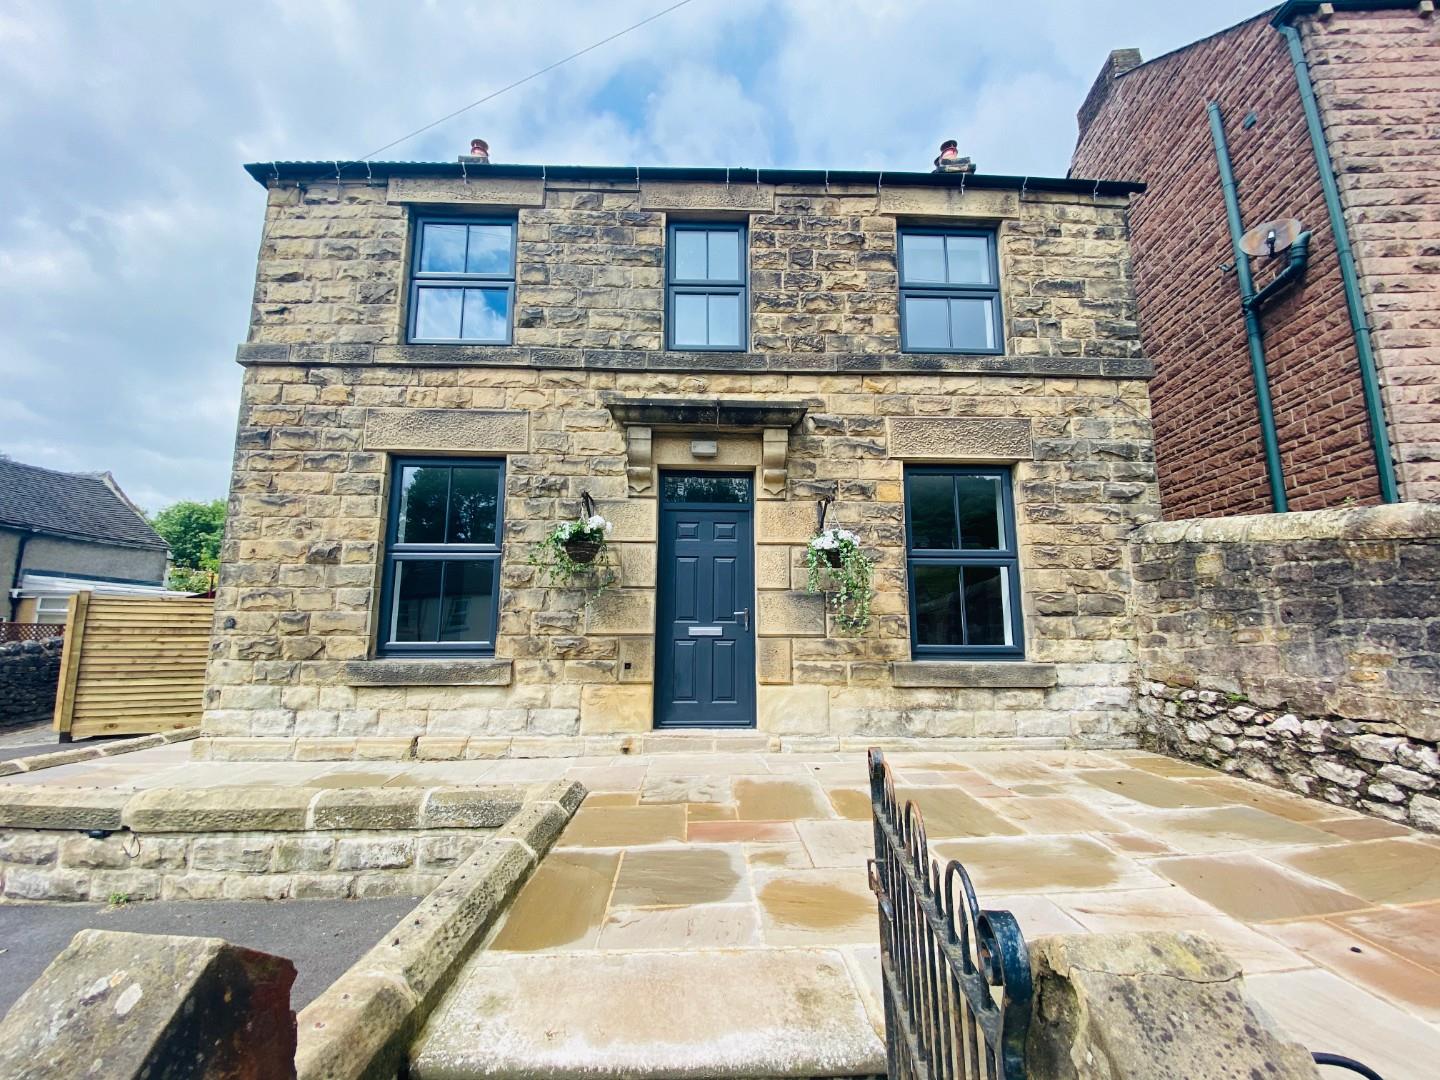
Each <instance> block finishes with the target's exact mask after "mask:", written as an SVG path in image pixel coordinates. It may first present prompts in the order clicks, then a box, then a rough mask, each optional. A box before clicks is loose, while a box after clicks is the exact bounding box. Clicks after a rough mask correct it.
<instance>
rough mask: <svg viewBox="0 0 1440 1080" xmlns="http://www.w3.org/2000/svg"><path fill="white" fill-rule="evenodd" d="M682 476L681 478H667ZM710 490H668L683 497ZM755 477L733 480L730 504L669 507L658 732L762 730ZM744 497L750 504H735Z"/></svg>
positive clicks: (709, 485) (665, 504) (664, 506)
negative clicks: (756, 631) (758, 708)
mask: <svg viewBox="0 0 1440 1080" xmlns="http://www.w3.org/2000/svg"><path fill="white" fill-rule="evenodd" d="M667 475H673V474H667ZM716 479H718V478H717V477H715V474H708V476H707V479H706V482H702V483H691V484H685V483H680V484H667V485H663V486H662V490H664V491H675V492H677V494H678V495H679V496H681V497H689V498H692V499H693V498H707V497H711V496H713V494H714V480H716ZM749 492H750V479H749V477H730V478H726V483H725V486H724V494H725V495H726V496H727V500H726V501H725V502H723V503H717V502H684V501H679V500H678V499H677V501H674V502H669V501H664V500H662V502H661V506H660V554H659V558H660V573H659V582H658V584H659V605H658V617H657V624H658V625H657V632H658V634H659V636H660V642H659V647H658V648H657V649H656V655H657V657H658V658H659V670H658V671H657V672H656V679H655V725H656V727H753V726H754V724H755V637H754V629H753V613H754V607H755V563H754V552H753V550H752V547H751V543H752V536H753V524H752V518H751V504H750V494H749ZM741 493H743V495H744V501H743V502H739V501H737V500H736V499H735V496H737V495H738V494H741Z"/></svg>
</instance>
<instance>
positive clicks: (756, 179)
mask: <svg viewBox="0 0 1440 1080" xmlns="http://www.w3.org/2000/svg"><path fill="white" fill-rule="evenodd" d="M247 168H248V170H249V172H250V174H251V175H252V176H253V177H254V178H255V180H256V181H257V182H259V183H260V184H261V185H262V186H264V187H265V189H266V194H267V209H266V215H265V226H264V234H263V238H262V240H261V247H260V258H259V268H258V273H257V280H256V287H255V296H254V304H253V307H252V318H251V325H250V333H249V340H248V341H247V342H246V343H245V344H243V345H242V346H240V349H239V354H238V360H239V363H240V364H241V366H242V368H243V372H244V376H243V377H244V388H243V395H242V403H241V412H240V418H239V429H238V435H237V443H236V452H235V462H234V477H233V484H232V490H231V495H230V508H229V509H230V514H229V522H228V526H227V535H226V539H225V543H224V550H223V558H222V561H223V570H222V574H221V580H220V586H219V590H218V593H217V597H216V632H215V638H214V642H213V658H212V661H211V663H210V669H209V677H208V687H207V691H206V711H205V718H204V731H205V733H206V734H207V735H209V736H212V737H214V739H213V740H212V744H211V745H212V746H219V745H221V744H222V743H223V744H224V746H225V753H226V754H228V755H230V756H234V757H246V756H250V757H286V756H300V757H308V758H318V759H323V758H331V757H334V758H344V757H350V756H367V757H386V756H396V757H405V756H410V755H413V754H417V753H418V754H419V755H421V756H424V757H436V758H443V757H460V756H488V755H503V754H507V753H509V754H517V755H518V754H547V753H582V752H594V753H602V752H603V753H616V752H622V751H628V750H629V749H632V748H633V749H642V748H643V747H644V746H645V745H647V744H653V745H655V746H659V745H671V746H673V745H675V744H676V743H677V742H682V741H684V740H691V741H692V742H693V745H695V746H697V747H703V746H706V745H713V743H714V740H715V739H716V738H718V737H727V736H728V737H729V738H730V739H731V740H732V742H731V743H730V744H729V745H737V746H738V745H746V744H749V745H781V746H835V745H839V744H841V743H844V744H846V745H849V744H850V743H855V744H863V743H865V742H869V741H874V740H876V739H879V738H897V739H902V738H912V737H914V738H934V737H949V738H952V739H954V738H959V739H965V740H971V741H973V740H978V739H987V740H993V739H1005V740H1027V739H1028V740H1032V741H1035V742H1039V741H1044V742H1046V743H1048V744H1050V745H1055V744H1057V743H1061V742H1074V743H1096V744H1103V743H1106V742H1110V741H1115V740H1119V739H1124V738H1127V737H1129V736H1130V734H1131V732H1132V731H1133V724H1134V719H1133V717H1134V702H1133V686H1134V678H1133V675H1134V670H1133V665H1134V661H1135V644H1134V638H1133V634H1132V632H1131V627H1130V618H1129V615H1128V614H1127V594H1128V592H1129V588H1130V577H1129V573H1128V570H1127V568H1126V565H1125V560H1124V544H1123V540H1124V538H1125V537H1126V536H1127V535H1128V534H1129V533H1130V532H1131V531H1132V530H1133V529H1134V528H1135V527H1136V526H1137V525H1139V524H1142V523H1144V522H1147V521H1151V520H1153V519H1155V518H1156V517H1157V516H1158V495H1157V489H1156V484H1155V473H1154V462H1153V454H1152V449H1151V433H1150V421H1149V403H1148V398H1147V393H1146V390H1147V379H1148V377H1149V375H1150V373H1151V367H1150V364H1149V362H1148V360H1147V359H1146V358H1145V357H1144V356H1143V355H1142V354H1141V349H1140V344H1139V335H1138V331H1137V327H1136V321H1135V308H1134V295H1133V287H1132V282H1131V274H1130V260H1129V247H1128V238H1127V230H1126V220H1125V216H1126V209H1127V206H1128V205H1129V202H1130V199H1131V197H1132V195H1134V194H1135V193H1136V192H1138V191H1140V190H1143V188H1142V185H1140V184H1137V183H1128V182H1124V183H1117V182H1110V181H1098V182H1097V181H1095V180H1090V179H1085V180H1081V179H1045V178H1037V177H1003V176H986V175H974V174H966V173H953V172H951V173H934V174H931V173H890V172H885V173H876V172H860V171H850V172H834V171H832V172H828V173H827V172H822V171H793V170H769V169H766V170H760V171H758V172H757V171H754V170H748V169H746V170H741V169H728V170H727V169H721V168H706V169H672V168H635V167H624V168H615V167H603V168H600V167H579V166H548V167H542V166H527V165H488V164H480V163H479V162H477V161H476V160H474V159H465V158H462V159H461V160H460V161H458V162H455V163H389V164H383V163H374V162H371V163H363V162H362V163H349V164H345V163H341V164H340V165H339V166H338V168H337V166H336V165H335V164H334V163H328V164H316V163H304V162H280V163H263V164H256V165H251V166H247ZM587 496H588V498H589V499H590V500H593V504H594V507H595V509H596V510H597V511H598V512H599V513H600V514H602V515H603V516H604V517H606V518H607V519H608V520H609V521H610V522H611V523H612V524H613V533H612V534H611V536H610V545H609V547H610V551H609V554H608V555H607V556H606V558H608V559H609V560H610V566H611V567H612V574H613V576H614V578H615V579H616V580H615V582H614V585H613V587H611V588H609V589H607V590H605V591H603V592H601V593H599V594H598V595H594V594H592V593H591V592H588V591H586V590H585V589H576V588H560V587H551V586H549V585H547V582H546V579H545V578H544V577H543V576H542V575H541V574H540V573H539V572H538V571H537V569H536V567H535V566H533V565H532V556H533V555H534V553H535V551H536V544H537V542H538V541H540V540H541V539H542V538H543V537H544V536H545V534H546V533H547V532H548V531H549V530H551V529H552V528H553V527H554V526H555V525H556V524H557V523H559V522H562V521H566V520H573V519H575V518H576V517H577V516H578V515H579V514H580V513H581V512H582V504H583V503H584V502H585V501H586V497H587ZM822 505H824V506H826V507H827V508H828V509H827V510H826V511H825V512H826V515H827V516H826V518H825V521H826V524H827V525H829V526H838V527H842V528H845V529H849V530H852V531H853V532H854V533H856V534H857V535H858V536H859V538H860V541H861V543H862V544H863V546H864V548H865V549H866V550H867V551H868V552H869V553H870V554H871V555H872V556H873V558H874V559H875V561H876V567H875V578H874V585H875V595H874V601H873V608H872V617H871V622H870V625H869V627H868V629H866V630H865V631H864V632H863V633H858V634H846V633H844V632H842V630H841V628H840V627H838V626H837V624H836V620H835V617H834V614H833V612H831V611H830V610H829V609H828V608H827V597H826V595H824V594H812V593H810V592H808V591H807V588H806V585H807V571H806V566H805V553H806V544H807V542H808V541H809V539H810V538H811V537H812V535H813V534H814V533H815V531H816V528H817V518H818V512H819V511H818V508H819V507H820V506H822ZM671 729H677V730H678V734H677V733H676V732H675V731H672V730H671ZM685 729H699V730H698V731H697V730H688V731H687V730H685ZM657 732H658V733H659V734H656V733H657ZM737 732H738V733H737ZM847 740H849V742H847Z"/></svg>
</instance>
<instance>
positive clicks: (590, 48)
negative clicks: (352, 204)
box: [359, 0, 692, 161]
mask: <svg viewBox="0 0 1440 1080" xmlns="http://www.w3.org/2000/svg"><path fill="white" fill-rule="evenodd" d="M691 2H692V0H680V2H679V3H678V4H671V5H670V6H669V7H667V8H666V9H665V10H664V11H657V12H655V14H654V15H650V16H647V17H646V18H643V19H641V20H640V21H639V22H637V23H633V24H631V25H630V26H627V27H625V29H624V30H617V31H616V32H615V33H613V34H611V35H610V36H609V37H606V38H601V39H600V40H599V41H597V42H595V43H594V44H593V45H587V46H585V48H583V49H581V50H580V51H579V52H573V53H571V54H570V55H569V56H567V57H565V58H564V59H561V60H556V61H555V62H554V63H553V64H547V65H546V66H545V67H542V68H541V69H540V70H539V71H532V72H531V73H530V74H529V75H526V76H525V77H524V78H523V79H516V80H515V81H514V82H512V83H510V84H509V85H507V86H502V87H500V89H498V90H495V91H492V92H491V93H488V94H486V95H485V96H484V97H482V98H480V99H478V100H476V101H472V102H470V104H469V105H462V106H461V107H460V108H458V109H456V110H455V111H454V112H452V113H446V114H445V115H444V116H442V117H440V119H439V120H435V121H433V122H431V123H429V124H426V125H425V126H424V127H420V128H416V129H415V130H414V131H412V132H410V134H408V135H402V136H400V138H398V139H395V140H394V141H393V142H388V143H386V144H385V145H384V146H382V147H379V148H378V149H376V150H371V151H370V152H369V153H368V154H366V155H365V156H364V157H362V158H360V159H359V160H361V161H368V160H369V159H370V158H373V157H374V156H375V155H376V154H383V153H384V152H385V151H386V150H389V149H390V148H391V147H394V146H399V145H400V144H401V143H403V142H408V141H409V140H410V139H413V138H414V137H415V136H416V135H423V134H424V133H425V132H427V131H429V130H430V129H431V128H434V127H439V126H440V125H441V124H443V123H445V122H446V121H447V120H453V119H455V117H457V116H459V115H460V114H461V113H467V112H469V111H470V110H471V109H474V108H476V107H478V106H480V105H484V104H485V103H486V102H487V101H494V100H495V99H496V98H497V97H499V96H500V95H501V94H504V93H508V92H509V91H511V90H514V89H515V88H516V87H517V86H524V85H525V84H526V83H528V82H530V81H531V80H532V79H538V78H539V77H540V76H541V75H544V74H545V73H546V72H549V71H554V70H555V69H556V68H558V67H561V66H563V65H565V64H568V63H569V62H570V61H571V60H575V59H578V58H579V57H582V56H584V55H585V54H586V53H588V52H594V51H595V50H596V49H598V48H600V46H602V45H608V44H609V43H610V42H612V41H614V40H616V39H617V38H622V37H624V36H625V35H626V34H628V33H630V32H631V31H632V30H639V29H640V27H642V26H644V25H646V24H647V23H652V22H654V21H655V20H656V19H660V18H663V17H664V16H666V15H669V14H670V12H672V11H675V10H676V9H677V8H682V7H684V6H685V5H686V4H689V3H691Z"/></svg>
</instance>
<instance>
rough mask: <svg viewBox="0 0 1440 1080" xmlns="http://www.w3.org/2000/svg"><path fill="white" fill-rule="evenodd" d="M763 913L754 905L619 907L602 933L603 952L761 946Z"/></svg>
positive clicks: (600, 943) (600, 945) (613, 912)
mask: <svg viewBox="0 0 1440 1080" xmlns="http://www.w3.org/2000/svg"><path fill="white" fill-rule="evenodd" d="M760 944H761V940H760V913H759V910H758V909H757V908H756V906H755V905H754V904H753V903H746V904H697V905H694V906H691V907H670V908H620V909H616V910H613V911H611V912H610V914H609V916H608V917H607V918H606V920H605V925H604V926H603V927H601V930H600V940H599V942H598V943H597V947H598V948H601V949H672V950H673V949H733V948H743V947H748V946H758V945H760Z"/></svg>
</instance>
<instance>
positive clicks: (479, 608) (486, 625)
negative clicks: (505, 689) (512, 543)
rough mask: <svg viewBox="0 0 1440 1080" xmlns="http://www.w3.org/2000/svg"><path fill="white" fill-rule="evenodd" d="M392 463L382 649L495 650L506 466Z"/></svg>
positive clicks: (435, 461)
mask: <svg viewBox="0 0 1440 1080" xmlns="http://www.w3.org/2000/svg"><path fill="white" fill-rule="evenodd" d="M394 467H395V473H394V476H393V478H392V480H391V492H390V516H389V526H388V529H387V533H386V540H385V577H384V589H383V596H382V598H381V608H380V610H381V614H380V638H379V647H380V652H381V653H382V654H388V655H391V656H396V655H402V656H403V655H406V654H410V655H415V654H419V655H435V654H453V653H471V654H478V655H486V656H488V655H491V654H493V653H494V652H495V628H496V622H497V618H498V610H499V596H500V542H501V531H502V529H501V521H502V518H503V509H502V508H503V506H504V491H505V469H504V465H503V464H502V463H501V462H499V461H473V460H468V459H465V460H445V459H424V458H401V459H398V460H396V462H395V466H394Z"/></svg>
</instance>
